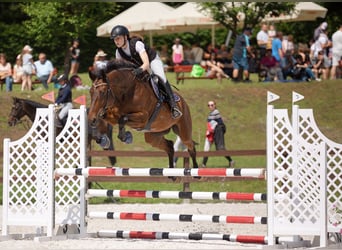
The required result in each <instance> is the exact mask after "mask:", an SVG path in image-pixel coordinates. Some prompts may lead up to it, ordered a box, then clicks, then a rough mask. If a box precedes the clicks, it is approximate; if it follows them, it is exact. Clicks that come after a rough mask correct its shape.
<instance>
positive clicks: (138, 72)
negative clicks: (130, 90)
mask: <svg viewBox="0 0 342 250" xmlns="http://www.w3.org/2000/svg"><path fill="white" fill-rule="evenodd" d="M142 72H144V70H143V69H142V68H140V67H139V68H136V69H133V74H134V75H135V76H138V75H140V74H142Z"/></svg>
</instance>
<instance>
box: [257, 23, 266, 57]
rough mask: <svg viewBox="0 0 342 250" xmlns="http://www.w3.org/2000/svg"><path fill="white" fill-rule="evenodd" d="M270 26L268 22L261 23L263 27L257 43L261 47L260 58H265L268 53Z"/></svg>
mask: <svg viewBox="0 0 342 250" xmlns="http://www.w3.org/2000/svg"><path fill="white" fill-rule="evenodd" d="M267 30H268V26H267V24H266V23H263V24H262V25H261V29H260V31H259V32H258V34H257V37H256V38H257V43H258V46H259V49H260V58H263V57H264V56H265V54H266V47H267V43H268V33H267Z"/></svg>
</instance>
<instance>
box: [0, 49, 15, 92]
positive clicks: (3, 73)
mask: <svg viewBox="0 0 342 250" xmlns="http://www.w3.org/2000/svg"><path fill="white" fill-rule="evenodd" d="M0 81H5V83H6V91H7V92H10V91H12V84H13V78H12V66H11V64H10V63H9V62H7V61H6V54H4V53H0Z"/></svg>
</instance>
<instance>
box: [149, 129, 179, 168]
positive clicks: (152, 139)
mask: <svg viewBox="0 0 342 250" xmlns="http://www.w3.org/2000/svg"><path fill="white" fill-rule="evenodd" d="M164 134H165V133H149V132H146V133H145V141H146V142H147V143H149V144H150V145H151V146H152V147H154V148H159V149H160V150H163V151H165V152H166V153H167V156H168V158H169V168H173V156H174V154H175V151H174V149H173V142H172V141H170V140H167V139H165V138H164Z"/></svg>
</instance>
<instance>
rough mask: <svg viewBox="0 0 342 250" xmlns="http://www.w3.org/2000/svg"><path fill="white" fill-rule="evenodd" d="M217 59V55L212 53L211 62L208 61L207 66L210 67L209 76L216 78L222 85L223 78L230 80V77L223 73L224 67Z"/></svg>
mask: <svg viewBox="0 0 342 250" xmlns="http://www.w3.org/2000/svg"><path fill="white" fill-rule="evenodd" d="M215 58H216V54H215V53H212V55H211V60H207V61H206V65H207V66H208V72H207V76H208V77H212V78H214V77H216V78H217V81H218V82H219V83H221V82H222V78H229V76H228V75H227V74H226V73H224V71H223V67H224V65H223V64H222V63H220V62H217V61H216V60H215Z"/></svg>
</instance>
